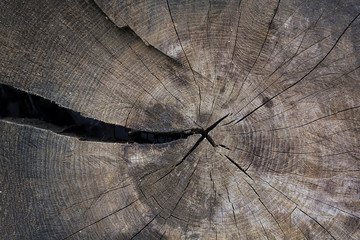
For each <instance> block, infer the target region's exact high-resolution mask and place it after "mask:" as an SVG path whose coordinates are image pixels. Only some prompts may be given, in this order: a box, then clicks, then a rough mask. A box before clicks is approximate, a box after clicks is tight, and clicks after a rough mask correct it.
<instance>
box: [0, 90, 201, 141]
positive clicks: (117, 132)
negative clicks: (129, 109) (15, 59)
mask: <svg viewBox="0 0 360 240" xmlns="http://www.w3.org/2000/svg"><path fill="white" fill-rule="evenodd" d="M4 118H17V119H18V118H21V119H32V120H37V121H39V120H40V121H41V122H43V123H48V124H51V125H54V126H56V127H57V128H58V129H59V130H58V131H57V133H59V134H63V135H69V136H75V137H77V138H79V139H81V140H88V141H101V142H130V143H152V144H157V143H167V142H171V141H175V140H178V139H186V138H187V137H189V136H190V135H193V134H196V133H200V134H202V133H203V130H202V129H200V128H199V129H188V130H184V131H179V132H146V131H138V130H133V129H130V128H126V127H124V126H120V125H115V124H110V123H105V122H102V121H99V120H96V119H92V118H86V117H84V116H82V115H81V114H80V113H79V112H75V111H73V110H70V109H67V108H63V107H60V106H59V105H57V104H56V103H54V102H52V101H50V100H47V99H45V98H42V97H39V96H36V95H33V94H30V93H26V92H24V91H21V90H18V89H15V88H13V87H10V86H7V85H3V84H0V119H4ZM44 125H45V124H44Z"/></svg>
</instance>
